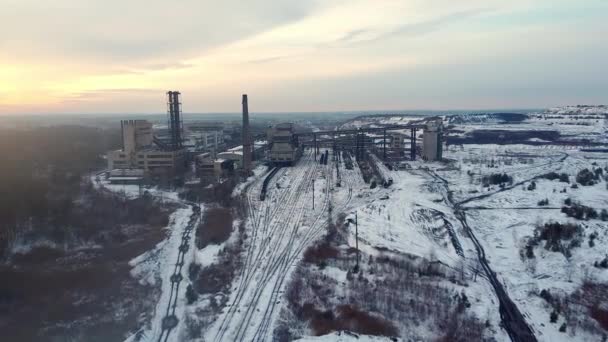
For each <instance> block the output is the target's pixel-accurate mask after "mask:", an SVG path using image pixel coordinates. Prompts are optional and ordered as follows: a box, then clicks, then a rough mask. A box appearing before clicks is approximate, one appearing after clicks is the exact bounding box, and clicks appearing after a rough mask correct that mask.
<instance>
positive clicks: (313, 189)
mask: <svg viewBox="0 0 608 342" xmlns="http://www.w3.org/2000/svg"><path fill="white" fill-rule="evenodd" d="M312 210H315V180H314V179H313V180H312Z"/></svg>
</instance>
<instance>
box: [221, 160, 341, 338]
mask: <svg viewBox="0 0 608 342" xmlns="http://www.w3.org/2000/svg"><path fill="white" fill-rule="evenodd" d="M311 152H312V151H309V153H307V154H305V156H303V158H302V160H301V161H300V162H299V163H298V164H297V165H296V166H295V167H294V168H289V169H282V170H280V171H277V174H276V175H273V177H270V180H269V181H268V182H267V184H266V185H267V189H273V190H272V192H271V191H267V194H266V198H265V200H264V201H261V200H260V198H259V197H258V196H256V194H257V193H258V192H257V190H258V189H259V190H261V186H263V184H262V181H261V180H258V181H257V183H256V184H254V185H253V186H251V187H250V188H249V189H247V193H246V203H247V207H248V209H247V212H248V213H249V214H250V216H249V218H248V225H249V226H248V228H250V231H251V233H250V236H251V238H250V241H249V245H248V247H247V251H246V255H245V261H244V265H243V266H244V267H243V268H242V270H241V271H240V273H239V278H240V279H239V280H238V285H237V287H236V288H235V291H236V292H235V294H234V295H233V300H232V302H231V303H230V305H229V307H228V309H227V311H226V312H225V313H224V314H223V315H222V317H221V319H220V321H218V323H217V330H215V331H213V332H212V334H213V335H212V336H210V339H211V340H213V341H224V340H231V341H249V340H251V341H266V340H269V339H271V333H272V326H273V322H274V318H275V317H276V315H277V313H278V310H277V309H278V307H279V303H280V301H281V299H282V293H283V291H282V290H283V288H284V286H285V285H286V282H287V280H288V279H289V278H288V276H289V274H290V272H289V271H290V268H291V267H292V266H293V265H294V264H295V263H296V262H297V261H298V260H299V258H300V257H301V255H302V253H303V251H304V249H305V248H307V247H308V246H309V245H310V244H311V243H312V242H313V241H314V240H316V239H318V238H319V237H321V236H322V235H323V234H324V233H325V228H326V218H327V216H326V215H327V212H328V209H329V206H330V202H331V189H332V187H333V182H334V172H335V166H334V165H332V164H331V162H328V163H327V165H320V164H318V163H316V162H314V159H313V156H312V153H311ZM283 176H287V177H289V178H288V179H290V180H291V183H290V186H289V187H282V188H277V189H276V190H275V188H274V187H273V186H272V184H273V182H275V183H276V182H279V180H280V179H281V178H282V177H283ZM343 176H344V175H343ZM351 177H352V176H351ZM285 179H286V178H284V180H285ZM313 179H315V180H316V184H315V185H317V186H319V185H321V184H320V183H321V182H323V183H322V186H321V187H319V188H317V189H315V195H316V197H317V199H318V198H319V197H320V198H322V200H321V201H319V202H318V205H317V206H316V207H315V210H312V208H311V199H312V180H313ZM345 183H350V182H349V180H348V179H346V180H345ZM321 194H322V195H321ZM351 198H352V194H349V196H348V197H347V198H346V199H345V200H344V201H343V203H340V205H339V209H342V208H345V207H346V206H347V205H348V203H349V202H350V200H351Z"/></svg>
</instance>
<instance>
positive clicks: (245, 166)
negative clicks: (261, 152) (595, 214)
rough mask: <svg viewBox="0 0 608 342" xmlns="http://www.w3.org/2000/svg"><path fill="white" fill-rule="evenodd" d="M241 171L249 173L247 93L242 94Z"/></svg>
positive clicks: (249, 148)
mask: <svg viewBox="0 0 608 342" xmlns="http://www.w3.org/2000/svg"><path fill="white" fill-rule="evenodd" d="M243 173H244V174H245V176H246V177H247V176H249V175H250V174H251V135H250V133H249V108H248V106H247V94H243Z"/></svg>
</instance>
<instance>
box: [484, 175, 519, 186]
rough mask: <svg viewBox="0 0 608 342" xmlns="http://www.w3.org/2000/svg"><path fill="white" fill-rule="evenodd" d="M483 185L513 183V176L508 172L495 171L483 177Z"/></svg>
mask: <svg viewBox="0 0 608 342" xmlns="http://www.w3.org/2000/svg"><path fill="white" fill-rule="evenodd" d="M481 182H482V184H483V186H490V185H497V184H505V183H508V184H512V183H513V178H512V177H511V176H509V175H507V174H506V173H502V174H500V173H493V174H491V175H489V176H483V178H482V179H481Z"/></svg>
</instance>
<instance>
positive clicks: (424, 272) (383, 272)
mask: <svg viewBox="0 0 608 342" xmlns="http://www.w3.org/2000/svg"><path fill="white" fill-rule="evenodd" d="M342 222H343V220H342ZM334 228H335V231H334V232H333V233H332V234H330V235H331V236H333V237H331V238H329V237H328V236H329V235H328V236H326V237H325V238H324V239H323V240H322V241H321V242H319V243H318V244H317V245H314V246H311V247H309V248H308V249H307V250H306V252H305V253H304V259H303V261H304V263H303V264H301V265H300V266H299V267H298V268H297V269H296V271H295V272H294V274H293V276H292V280H291V282H290V284H289V287H288V289H287V292H286V298H287V301H288V306H287V308H285V309H283V311H282V312H281V315H280V317H281V321H280V322H279V324H278V326H277V328H276V329H275V331H274V337H275V340H277V341H289V340H292V339H295V338H298V337H299V336H302V335H304V334H308V333H310V331H308V329H312V332H313V333H314V334H315V335H322V334H327V333H330V332H332V331H341V330H348V331H352V332H354V333H361V334H368V335H382V336H390V337H398V336H400V335H402V334H403V333H405V332H407V333H408V334H411V331H413V330H414V327H416V326H420V325H423V324H424V325H426V326H428V327H432V328H433V329H434V331H435V332H436V337H437V338H438V339H439V340H443V341H478V340H482V339H483V332H484V330H485V329H486V327H485V326H484V324H483V323H482V322H480V321H478V320H477V319H476V318H475V317H474V316H473V315H472V314H470V313H469V312H468V311H467V308H468V307H470V303H469V300H468V298H467V296H466V295H465V294H464V292H461V293H459V292H456V291H454V290H452V289H449V288H448V287H444V286H441V285H440V283H441V281H445V280H449V281H452V282H453V283H454V284H460V282H461V281H462V280H461V279H462V278H461V277H459V275H458V274H457V272H456V271H453V270H451V269H449V268H447V267H445V266H443V265H442V264H440V263H437V262H429V261H428V260H426V259H422V258H418V257H413V256H407V255H396V254H393V253H390V252H388V251H386V252H381V253H382V255H381V256H378V257H376V258H373V257H371V256H368V255H365V256H362V257H361V259H360V271H359V272H357V273H355V272H354V271H353V268H354V266H355V258H356V253H355V252H353V253H349V251H350V248H348V247H347V246H345V245H343V242H344V241H346V239H345V229H346V228H345V227H344V226H337V227H334ZM336 241H340V244H339V245H338V244H337V243H336ZM311 264H314V265H315V266H311ZM330 266H331V267H334V268H336V269H338V270H340V271H339V272H345V273H346V281H345V282H344V283H341V282H338V281H337V280H336V279H335V278H333V277H329V276H327V275H325V274H324V271H321V270H323V269H325V268H326V267H330ZM332 272H336V270H333V269H332ZM410 336H411V335H410Z"/></svg>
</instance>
